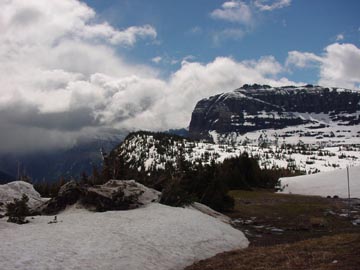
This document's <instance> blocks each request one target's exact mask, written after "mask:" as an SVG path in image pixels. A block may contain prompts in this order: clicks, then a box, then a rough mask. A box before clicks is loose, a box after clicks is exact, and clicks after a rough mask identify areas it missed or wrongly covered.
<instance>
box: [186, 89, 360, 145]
mask: <svg viewBox="0 0 360 270" xmlns="http://www.w3.org/2000/svg"><path fill="white" fill-rule="evenodd" d="M359 102H360V92H357V91H353V90H346V89H337V88H331V89H330V88H323V87H320V86H312V85H307V86H303V87H293V86H287V87H277V88H272V87H270V86H267V85H256V84H255V85H252V86H249V85H244V86H243V87H242V88H239V89H236V90H235V91H233V92H229V93H224V94H220V95H216V96H212V97H209V98H207V99H203V100H200V101H199V102H198V103H197V105H196V107H195V109H194V111H193V114H192V118H191V122H190V128H189V133H190V136H191V137H192V138H202V139H210V140H219V141H224V140H226V139H228V138H229V137H234V136H238V137H241V136H244V135H245V134H249V133H254V132H255V133H256V132H257V131H259V130H268V129H271V130H276V131H277V133H278V134H277V135H278V136H281V137H296V138H297V140H298V138H299V137H303V138H306V139H308V141H312V142H315V141H329V140H330V141H343V140H347V139H351V140H352V141H355V140H357V139H358V138H359V137H360V135H359V134H360V128H359V124H360V103H359ZM258 135H259V134H258Z"/></svg>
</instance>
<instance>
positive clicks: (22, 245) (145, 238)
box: [0, 203, 248, 270]
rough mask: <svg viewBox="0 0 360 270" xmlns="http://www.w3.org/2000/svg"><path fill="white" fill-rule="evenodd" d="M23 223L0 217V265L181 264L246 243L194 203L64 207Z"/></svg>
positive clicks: (137, 267)
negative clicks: (126, 207)
mask: <svg viewBox="0 0 360 270" xmlns="http://www.w3.org/2000/svg"><path fill="white" fill-rule="evenodd" d="M52 219H53V217H51V216H37V217H35V218H34V219H32V220H31V222H30V223H29V224H27V225H22V226H19V225H16V224H11V223H7V222H6V221H5V219H0V239H1V243H0V269H7V270H12V269H27V270H29V269H36V270H39V269H108V270H110V269H116V270H118V269H129V270H130V269H131V270H144V269H154V270H155V269H156V270H169V269H174V270H176V269H183V268H184V267H185V266H187V265H191V264H192V263H193V262H195V261H198V260H201V259H205V258H209V257H211V256H214V255H215V254H217V253H219V252H223V251H229V250H233V249H237V248H245V247H247V246H248V240H247V239H246V237H245V236H244V234H243V233H242V232H240V231H238V230H236V229H234V228H233V227H231V226H230V225H228V224H226V223H224V222H222V221H220V220H218V219H216V218H213V217H210V216H208V215H206V214H203V213H201V212H199V211H197V210H194V209H187V208H174V207H169V206H165V205H161V204H157V203H154V204H150V205H148V206H147V207H144V208H139V209H135V210H129V211H110V212H104V213H93V212H88V211H86V210H84V209H75V208H72V209H69V210H67V211H65V212H63V213H61V214H60V215H58V217H57V220H58V222H57V223H54V224H48V222H49V221H51V220H52Z"/></svg>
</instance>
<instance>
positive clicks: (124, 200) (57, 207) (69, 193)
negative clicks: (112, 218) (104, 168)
mask: <svg viewBox="0 0 360 270" xmlns="http://www.w3.org/2000/svg"><path fill="white" fill-rule="evenodd" d="M160 196H161V193H160V192H158V191H156V190H154V189H149V188H147V187H145V186H144V185H141V184H139V183H137V182H135V181H134V180H127V181H125V180H124V181H121V180H110V181H108V182H107V183H105V184H103V185H98V186H84V185H80V184H78V183H76V182H74V181H72V182H68V183H67V184H65V185H64V186H62V187H61V189H60V191H59V193H58V195H57V196H56V197H55V198H53V199H51V200H49V201H48V202H47V203H45V204H44V205H43V206H42V207H40V208H39V209H38V211H39V212H40V213H43V214H56V213H58V212H60V211H62V210H64V209H65V208H66V207H67V206H70V205H74V204H75V203H78V204H80V205H82V206H84V207H85V208H87V209H89V210H93V211H101V212H103V211H109V210H129V209H134V208H138V207H140V206H143V205H146V204H149V203H152V202H158V201H159V200H160Z"/></svg>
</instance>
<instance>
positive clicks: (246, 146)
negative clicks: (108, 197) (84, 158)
mask: <svg viewBox="0 0 360 270" xmlns="http://www.w3.org/2000/svg"><path fill="white" fill-rule="evenodd" d="M260 135H261V136H260ZM260 135H259V136H258V137H256V138H245V139H244V140H243V141H241V143H239V144H238V143H229V144H214V143H206V142H196V141H191V140H187V139H184V138H180V137H174V136H170V135H166V134H158V133H147V132H139V133H134V134H132V135H130V136H128V137H127V138H126V139H125V141H124V142H123V143H122V144H121V145H120V146H119V147H118V148H116V149H115V150H114V153H115V155H118V156H121V157H122V158H123V160H124V161H125V162H126V163H127V164H128V165H129V166H130V167H132V168H133V169H137V170H139V171H140V170H145V171H149V172H150V171H153V170H159V169H165V167H166V164H167V163H170V164H171V165H175V163H176V160H177V159H178V158H179V156H180V155H183V156H184V158H185V159H186V160H189V161H191V162H199V161H201V162H203V163H209V162H210V161H211V160H212V159H214V160H215V161H216V162H222V161H223V160H224V159H225V158H229V157H233V156H238V155H240V154H242V153H244V152H247V153H248V154H250V155H251V156H253V157H256V158H258V159H259V164H260V167H262V168H265V167H266V168H273V167H277V168H291V169H297V170H301V171H304V172H305V173H315V172H319V171H332V170H335V169H337V168H345V167H346V166H347V165H351V166H354V165H360V145H356V144H353V145H341V144H340V145H338V144H305V143H303V142H301V141H300V142H299V141H297V143H296V144H290V143H288V142H287V141H286V140H285V141H283V140H281V141H280V140H279V139H278V140H275V139H274V138H269V137H268V136H267V134H266V133H260Z"/></svg>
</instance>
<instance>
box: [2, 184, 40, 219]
mask: <svg viewBox="0 0 360 270" xmlns="http://www.w3.org/2000/svg"><path fill="white" fill-rule="evenodd" d="M23 194H25V195H26V196H27V197H28V198H29V201H28V203H27V205H28V207H29V208H30V210H34V209H36V208H37V207H39V206H40V205H42V204H43V203H44V202H45V201H46V200H47V199H44V198H41V196H40V194H39V193H38V192H37V191H36V190H35V189H34V187H33V186H32V185H31V184H29V183H27V182H24V181H14V182H10V183H7V184H4V185H0V214H1V213H4V212H5V211H6V204H8V203H11V202H13V201H14V199H21V197H22V195H23Z"/></svg>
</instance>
